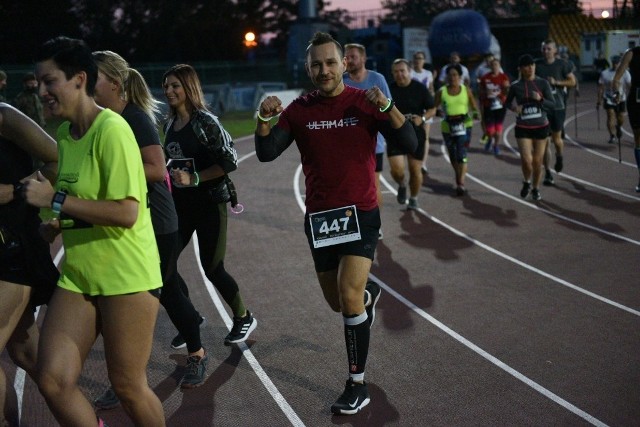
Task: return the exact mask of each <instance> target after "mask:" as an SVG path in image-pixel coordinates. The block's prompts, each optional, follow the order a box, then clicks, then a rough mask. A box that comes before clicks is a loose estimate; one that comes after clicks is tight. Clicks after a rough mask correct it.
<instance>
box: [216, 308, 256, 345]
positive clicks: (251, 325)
mask: <svg viewBox="0 0 640 427" xmlns="http://www.w3.org/2000/svg"><path fill="white" fill-rule="evenodd" d="M256 326H258V321H257V320H256V319H255V318H254V317H253V316H252V315H251V312H250V311H249V310H247V314H245V316H244V317H234V318H233V327H232V328H231V332H229V334H228V335H227V336H226V337H225V338H224V345H230V344H235V343H239V342H243V341H246V340H247V338H249V334H251V332H253V330H254V329H255V328H256Z"/></svg>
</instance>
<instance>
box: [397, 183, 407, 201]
mask: <svg viewBox="0 0 640 427" xmlns="http://www.w3.org/2000/svg"><path fill="white" fill-rule="evenodd" d="M396 200H398V203H400V204H401V205H404V204H405V203H407V187H406V186H398V195H397V196H396Z"/></svg>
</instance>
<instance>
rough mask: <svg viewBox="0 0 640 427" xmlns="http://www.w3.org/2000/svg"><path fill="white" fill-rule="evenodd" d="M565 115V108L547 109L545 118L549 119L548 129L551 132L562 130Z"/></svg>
mask: <svg viewBox="0 0 640 427" xmlns="http://www.w3.org/2000/svg"><path fill="white" fill-rule="evenodd" d="M566 117H567V110H550V111H547V118H548V119H549V129H551V132H560V131H562V130H563V129H564V119H565V118H566ZM516 138H517V137H516Z"/></svg>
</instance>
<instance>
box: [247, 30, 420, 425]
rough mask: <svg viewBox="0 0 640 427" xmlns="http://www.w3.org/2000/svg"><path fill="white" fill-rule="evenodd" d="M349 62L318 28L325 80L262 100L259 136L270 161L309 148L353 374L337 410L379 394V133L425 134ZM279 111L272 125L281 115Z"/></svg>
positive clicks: (319, 238)
mask: <svg viewBox="0 0 640 427" xmlns="http://www.w3.org/2000/svg"><path fill="white" fill-rule="evenodd" d="M345 68H346V59H345V58H344V54H343V51H342V46H340V44H339V43H338V42H336V41H335V40H334V39H333V38H332V37H331V35H329V34H326V33H320V32H319V33H316V34H315V35H314V36H313V38H312V39H311V41H310V44H309V46H308V47H307V56H306V62H305V69H306V71H307V74H308V75H309V78H310V79H311V82H312V83H313V85H314V86H315V87H316V90H315V91H313V92H311V93H309V94H307V95H303V96H302V97H299V98H297V99H296V100H294V101H293V102H292V103H291V104H290V105H289V106H288V107H287V108H286V109H285V110H284V111H283V108H282V102H281V100H280V99H278V98H277V97H275V96H269V97H267V98H265V99H264V100H263V101H262V103H261V104H260V108H259V110H258V122H257V125H256V135H255V146H256V154H257V156H258V159H259V160H260V161H262V162H268V161H272V160H275V159H276V158H277V157H278V156H279V155H280V154H282V152H284V151H285V150H286V149H287V148H288V147H289V146H290V145H291V143H293V141H294V140H295V141H296V144H297V146H298V150H299V151H300V155H301V159H302V164H303V172H304V175H305V182H306V198H305V204H306V208H307V209H306V214H305V223H304V229H305V234H306V235H307V239H308V241H309V247H310V248H311V254H312V256H313V260H314V264H315V270H316V274H317V277H318V281H319V282H320V287H321V288H322V292H323V294H324V297H325V299H326V301H327V303H328V304H329V306H330V307H331V309H333V310H334V311H335V312H340V313H342V320H343V323H344V340H345V344H346V350H347V362H348V364H347V366H348V375H349V377H348V378H349V379H348V380H347V383H346V385H345V389H344V392H343V393H342V395H341V396H340V397H339V398H338V400H337V401H336V402H335V403H334V404H333V405H332V407H331V411H332V412H333V413H334V414H346V415H348V414H355V413H357V412H358V411H360V410H361V409H362V408H363V407H365V406H366V405H368V404H369V402H370V396H369V392H368V389H367V384H366V383H365V382H364V372H365V365H366V361H367V356H368V353H369V339H370V328H371V326H372V325H373V322H374V320H375V305H376V302H377V301H378V298H379V296H380V287H379V285H378V284H377V283H375V282H373V281H369V282H367V277H368V274H369V270H370V268H371V263H372V260H373V257H374V253H375V248H376V244H377V240H378V229H379V228H380V210H379V209H378V207H377V197H376V192H375V146H376V134H377V133H378V132H382V133H383V134H384V135H385V138H386V140H387V141H390V140H391V139H398V140H400V141H404V143H405V144H406V146H407V147H406V148H407V149H408V151H414V150H415V148H416V145H417V141H416V138H415V132H413V130H412V129H411V127H410V126H409V124H408V123H405V118H404V116H403V115H402V113H400V111H399V110H398V109H397V108H396V107H395V106H394V103H393V101H392V100H391V99H389V98H387V97H386V96H385V95H384V94H383V93H382V91H381V90H380V89H379V88H377V87H374V88H371V89H368V90H367V91H364V90H361V89H356V88H352V87H349V86H345V84H344V82H343V80H342V76H343V74H344V71H345ZM280 113H282V114H280ZM278 114H280V118H279V120H278V122H277V124H275V125H274V126H273V127H272V126H271V124H270V122H271V118H273V117H275V116H277V115H278ZM338 123H340V125H338ZM317 141H321V142H322V144H317V143H316V142H317ZM334 221H335V222H338V221H339V222H340V223H343V224H346V228H345V230H347V234H346V236H337V235H336V234H335V233H334V231H333V227H329V225H331V224H332V223H333V222H334ZM356 225H357V227H359V228H355V227H356ZM340 234H341V233H340ZM345 237H346V238H347V239H348V240H346V239H345Z"/></svg>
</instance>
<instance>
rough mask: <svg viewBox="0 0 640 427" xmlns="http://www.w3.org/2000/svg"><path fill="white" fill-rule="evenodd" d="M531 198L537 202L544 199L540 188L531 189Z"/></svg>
mask: <svg viewBox="0 0 640 427" xmlns="http://www.w3.org/2000/svg"><path fill="white" fill-rule="evenodd" d="M531 198H532V199H533V200H534V201H536V202H537V201H540V200H542V196H541V195H540V190H538V189H537V188H534V189H533V190H531Z"/></svg>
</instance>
